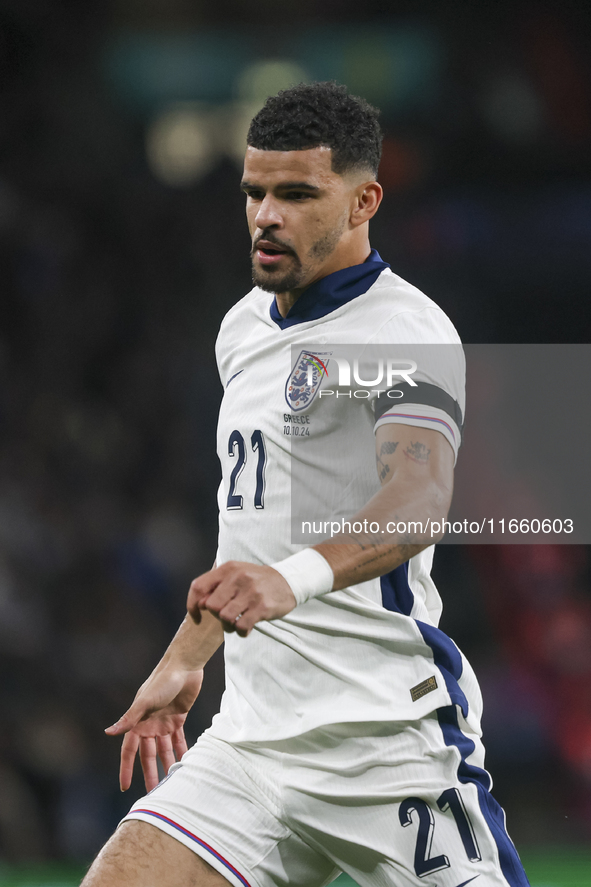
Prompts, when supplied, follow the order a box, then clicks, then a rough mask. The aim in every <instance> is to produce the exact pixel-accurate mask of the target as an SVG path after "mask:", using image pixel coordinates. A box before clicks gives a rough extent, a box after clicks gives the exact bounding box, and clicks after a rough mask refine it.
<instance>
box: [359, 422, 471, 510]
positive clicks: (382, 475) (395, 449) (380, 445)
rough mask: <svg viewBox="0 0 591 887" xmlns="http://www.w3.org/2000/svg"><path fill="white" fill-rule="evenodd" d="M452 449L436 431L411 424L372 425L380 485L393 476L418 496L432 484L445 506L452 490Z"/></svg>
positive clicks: (389, 480) (390, 479)
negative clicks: (438, 491) (413, 490)
mask: <svg viewBox="0 0 591 887" xmlns="http://www.w3.org/2000/svg"><path fill="white" fill-rule="evenodd" d="M454 461H455V453H454V451H453V449H452V447H451V444H450V443H449V441H448V439H447V438H446V437H445V436H444V435H443V434H442V433H441V432H439V431H434V430H433V429H431V428H420V427H418V426H414V425H401V424H399V423H385V424H383V425H380V426H379V427H378V428H377V429H376V467H377V472H378V477H379V479H380V482H381V484H382V486H384V485H385V484H387V483H390V482H391V481H393V480H395V481H396V483H397V485H398V484H404V485H405V486H407V485H408V486H410V487H411V489H412V488H413V487H416V493H417V496H418V497H419V496H420V495H421V494H422V493H423V492H425V491H426V490H427V489H429V488H431V487H432V486H433V485H436V486H437V487H438V488H439V490H440V492H441V493H442V494H443V496H444V498H445V499H448V500H449V501H448V503H447V507H449V503H450V502H451V495H452V491H453V469H454Z"/></svg>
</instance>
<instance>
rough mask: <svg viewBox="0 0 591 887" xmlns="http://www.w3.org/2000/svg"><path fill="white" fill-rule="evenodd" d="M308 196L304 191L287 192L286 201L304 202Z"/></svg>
mask: <svg viewBox="0 0 591 887" xmlns="http://www.w3.org/2000/svg"><path fill="white" fill-rule="evenodd" d="M309 196H310V195H309V194H308V193H307V192H306V191H289V192H288V194H287V199H288V200H305V199H306V197H309Z"/></svg>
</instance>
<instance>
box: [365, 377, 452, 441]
mask: <svg viewBox="0 0 591 887" xmlns="http://www.w3.org/2000/svg"><path fill="white" fill-rule="evenodd" d="M390 391H396V397H395V398H393V397H390V396H389V394H390V392H389V391H384V393H383V394H380V396H379V397H378V398H377V400H376V402H375V405H374V414H375V418H376V421H377V420H378V419H381V418H382V416H383V415H384V413H385V412H386V411H388V410H389V409H390V407H392V406H394V405H396V406H400V405H401V404H403V403H412V404H418V405H419V406H426V407H435V408H436V409H438V410H443V412H444V413H447V415H448V416H449V417H450V418H451V419H453V420H454V422H455V423H456V425H457V426H458V428H459V429H460V434H462V433H463V426H464V422H463V416H462V410H461V407H460V405H459V403H458V402H457V400H454V398H453V397H452V396H451V394H448V393H447V391H444V390H443V388H438V387H437V385H431V384H430V383H429V382H417V383H416V384H415V385H409V384H408V382H401V383H400V385H396V386H395V388H391V389H390ZM392 401H395V404H394V403H392Z"/></svg>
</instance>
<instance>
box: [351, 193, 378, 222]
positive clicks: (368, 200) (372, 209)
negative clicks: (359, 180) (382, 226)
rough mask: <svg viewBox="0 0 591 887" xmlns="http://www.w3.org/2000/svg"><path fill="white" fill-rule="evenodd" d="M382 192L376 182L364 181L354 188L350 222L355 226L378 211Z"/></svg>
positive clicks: (366, 220) (367, 219)
mask: <svg viewBox="0 0 591 887" xmlns="http://www.w3.org/2000/svg"><path fill="white" fill-rule="evenodd" d="M383 196H384V192H383V190H382V186H381V185H380V184H379V183H378V182H364V183H363V184H362V185H359V186H358V187H357V188H356V189H355V202H354V205H353V211H352V213H351V224H352V225H353V227H355V228H357V227H358V226H359V225H363V224H364V223H365V222H369V220H370V219H371V218H373V216H375V214H376V213H377V211H378V207H379V205H380V203H381V202H382V197H383Z"/></svg>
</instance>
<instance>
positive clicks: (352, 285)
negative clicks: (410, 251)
mask: <svg viewBox="0 0 591 887" xmlns="http://www.w3.org/2000/svg"><path fill="white" fill-rule="evenodd" d="M389 267H390V266H389V265H388V263H387V262H384V261H383V260H382V258H381V256H380V254H379V253H378V251H377V250H375V249H372V251H371V252H370V254H369V256H368V257H367V259H366V260H365V262H363V263H362V264H361V265H353V266H352V267H351V268H342V269H341V270H340V271H335V272H333V274H329V275H328V276H327V277H323V278H322V279H321V280H317V281H316V283H313V284H311V286H309V287H308V289H306V290H304V292H303V293H302V295H301V296H300V297H299V299H298V300H297V302H296V303H295V305H293V306H292V307H291V308H290V309H289V311H288V314H287V317H282V316H281V314H280V313H279V308H278V307H277V298H274V299H273V301H272V302H271V309H270V313H271V319H272V320H274V321H275V323H276V324H277V326H278V327H280V328H281V329H282V330H285V329H287V328H288V327H290V326H295V324H296V323H305V322H306V321H307V320H318V319H319V318H320V317H324V316H325V315H326V314H330V313H331V312H332V311H336V309H337V308H340V307H341V305H345V304H346V303H347V302H350V301H351V300H352V299H356V298H357V296H361V295H362V294H363V293H366V292H367V291H368V289H369V288H370V286H373V284H374V283H375V282H376V280H377V279H378V277H379V276H380V274H381V273H382V271H383V270H384V268H389Z"/></svg>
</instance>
